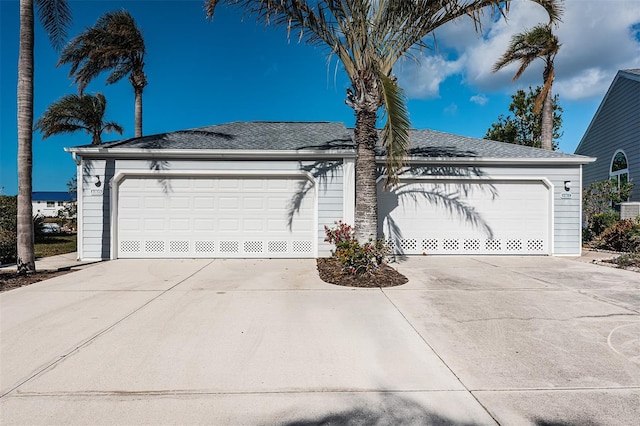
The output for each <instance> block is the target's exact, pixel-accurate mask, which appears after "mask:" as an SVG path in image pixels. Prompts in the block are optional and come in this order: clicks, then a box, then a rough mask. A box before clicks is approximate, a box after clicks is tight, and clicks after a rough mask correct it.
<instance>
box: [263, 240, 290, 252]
mask: <svg viewBox="0 0 640 426" xmlns="http://www.w3.org/2000/svg"><path fill="white" fill-rule="evenodd" d="M267 250H268V251H269V253H286V252H287V242H286V241H269V243H268V244H267Z"/></svg>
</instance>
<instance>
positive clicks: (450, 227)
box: [378, 180, 551, 254]
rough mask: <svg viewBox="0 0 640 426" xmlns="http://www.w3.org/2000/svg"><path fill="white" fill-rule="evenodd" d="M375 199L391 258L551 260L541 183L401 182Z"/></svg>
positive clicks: (545, 197) (545, 193)
mask: <svg viewBox="0 0 640 426" xmlns="http://www.w3.org/2000/svg"><path fill="white" fill-rule="evenodd" d="M378 194H379V196H378V199H379V210H378V216H379V220H380V227H381V229H379V231H380V232H381V233H383V234H384V235H385V238H386V239H387V240H388V241H389V242H390V244H391V245H392V248H393V249H394V251H395V252H396V253H404V254H550V247H551V242H550V230H551V222H550V211H551V209H550V197H549V194H550V188H548V187H547V186H546V185H545V184H543V183H542V182H541V181H492V182H486V181H476V182H472V181H463V180H438V181H421V180H413V181H411V180H406V181H403V182H401V184H400V185H399V187H398V188H397V189H396V190H394V191H392V192H387V191H383V190H382V188H381V187H380V188H379V190H378Z"/></svg>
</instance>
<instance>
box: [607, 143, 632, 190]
mask: <svg viewBox="0 0 640 426" xmlns="http://www.w3.org/2000/svg"><path fill="white" fill-rule="evenodd" d="M609 176H610V177H611V179H613V180H615V181H616V182H618V188H620V184H624V183H627V182H629V163H628V162H627V156H626V155H625V154H624V152H623V151H616V153H615V154H614V155H613V159H612V160H611V172H610V173H609Z"/></svg>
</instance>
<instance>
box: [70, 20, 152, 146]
mask: <svg viewBox="0 0 640 426" xmlns="http://www.w3.org/2000/svg"><path fill="white" fill-rule="evenodd" d="M144 55H145V46H144V39H143V37H142V31H140V29H139V28H138V26H137V25H136V21H135V20H134V19H133V17H132V16H131V14H129V12H128V11H126V10H118V11H115V12H109V13H105V14H104V15H103V16H101V17H100V18H99V19H98V21H97V22H96V23H95V25H94V26H93V27H91V28H87V29H86V30H85V31H84V32H82V33H81V34H80V35H78V36H76V37H74V38H73V39H72V40H71V41H70V42H69V44H67V45H66V46H65V47H64V49H63V50H62V54H61V55H60V60H59V61H58V65H62V64H71V70H70V71H69V77H73V79H74V82H75V83H76V84H77V85H78V91H79V92H80V94H82V93H83V92H84V89H85V88H86V87H87V85H88V84H89V83H90V82H91V80H93V79H94V78H96V77H97V76H98V74H100V73H102V72H103V71H110V72H111V73H110V74H109V76H108V77H107V84H112V83H115V82H117V81H120V80H121V79H122V78H123V77H125V76H127V75H128V76H129V82H131V85H132V86H133V91H134V93H135V136H136V137H140V136H142V91H143V90H144V88H145V86H146V85H147V76H146V75H145V73H144Z"/></svg>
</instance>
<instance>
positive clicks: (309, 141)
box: [102, 121, 355, 150]
mask: <svg viewBox="0 0 640 426" xmlns="http://www.w3.org/2000/svg"><path fill="white" fill-rule="evenodd" d="M102 147H105V148H140V149H241V150H267V149H272V150H299V149H314V150H328V149H353V148H355V145H354V144H353V140H352V139H351V132H349V131H348V130H347V128H346V127H345V126H344V124H342V123H328V122H295V123H294V122H261V121H254V122H235V123H227V124H219V125H215V126H207V127H200V128H197V129H191V130H179V131H177V132H170V133H161V134H158V135H151V136H143V137H141V138H134V139H127V140H123V141H119V142H113V143H109V144H103V145H102Z"/></svg>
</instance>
